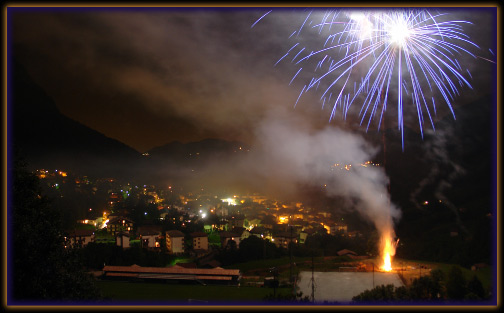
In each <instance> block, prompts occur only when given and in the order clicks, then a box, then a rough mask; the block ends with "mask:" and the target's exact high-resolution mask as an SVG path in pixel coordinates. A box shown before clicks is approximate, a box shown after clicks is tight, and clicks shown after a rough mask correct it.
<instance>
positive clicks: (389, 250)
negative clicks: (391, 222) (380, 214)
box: [381, 232, 399, 272]
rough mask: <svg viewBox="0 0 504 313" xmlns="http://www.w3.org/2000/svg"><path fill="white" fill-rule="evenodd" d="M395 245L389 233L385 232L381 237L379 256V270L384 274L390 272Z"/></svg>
mask: <svg viewBox="0 0 504 313" xmlns="http://www.w3.org/2000/svg"><path fill="white" fill-rule="evenodd" d="M398 241H399V240H398ZM396 244H397V243H396V242H394V241H393V239H392V236H391V234H390V232H385V233H384V234H383V235H382V246H383V247H382V250H381V254H382V258H383V265H382V266H381V269H382V270H384V271H386V272H390V271H391V270H392V257H393V256H394V255H395V250H396Z"/></svg>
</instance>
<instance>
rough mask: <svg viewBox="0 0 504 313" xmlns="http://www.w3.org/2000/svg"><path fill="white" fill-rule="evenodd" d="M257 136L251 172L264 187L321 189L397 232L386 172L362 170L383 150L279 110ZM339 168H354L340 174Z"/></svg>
mask: <svg viewBox="0 0 504 313" xmlns="http://www.w3.org/2000/svg"><path fill="white" fill-rule="evenodd" d="M256 133H257V138H258V143H257V146H256V147H255V149H254V153H253V154H252V155H251V158H252V160H254V164H253V165H250V164H249V166H250V168H249V169H252V170H253V171H255V173H262V174H261V175H260V176H261V182H262V183H263V184H264V183H266V184H267V185H268V186H273V187H274V186H275V185H280V186H281V189H283V190H285V189H286V188H293V189H294V186H297V185H299V184H303V185H312V186H320V187H321V188H324V189H325V190H326V194H327V196H330V197H342V198H344V199H348V200H349V201H348V202H349V203H353V209H355V210H357V211H358V212H359V213H360V214H361V215H362V216H363V217H364V218H366V219H367V220H369V221H371V222H372V223H374V225H375V226H376V228H377V230H378V231H379V232H380V234H383V232H385V231H390V230H391V229H393V223H394V221H396V220H398V219H399V218H400V216H401V211H400V210H399V209H398V208H397V207H396V206H395V205H394V204H393V203H391V201H390V196H389V194H388V191H387V185H388V178H387V176H386V174H385V171H384V169H383V168H382V167H379V166H367V167H364V166H362V164H365V163H366V161H372V159H373V157H374V156H375V154H376V153H377V152H378V151H379V149H378V148H376V147H373V146H372V145H370V144H369V143H368V142H366V141H365V140H364V139H363V138H362V137H361V136H360V135H357V134H353V133H350V132H348V131H346V130H343V129H341V128H337V127H331V126H329V125H327V126H326V127H324V128H320V127H319V128H317V127H312V126H310V125H308V124H307V123H306V121H304V120H303V119H301V118H300V117H293V116H290V115H289V114H287V113H286V112H278V111H276V112H275V113H274V114H272V115H271V114H270V115H269V116H267V117H266V118H265V119H264V120H262V121H261V122H260V123H259V125H258V128H257V132H256ZM335 164H340V165H352V166H351V167H349V170H340V169H339V167H338V168H336V169H335V167H334V165H335ZM323 186H325V187H323ZM291 191H294V192H295V190H291Z"/></svg>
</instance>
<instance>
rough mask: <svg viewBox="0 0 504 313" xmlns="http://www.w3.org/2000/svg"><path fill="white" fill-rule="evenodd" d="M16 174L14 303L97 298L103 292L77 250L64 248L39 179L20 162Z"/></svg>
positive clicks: (58, 222)
mask: <svg viewBox="0 0 504 313" xmlns="http://www.w3.org/2000/svg"><path fill="white" fill-rule="evenodd" d="M12 174H13V175H12V177H13V180H12V211H11V213H12V215H11V216H12V228H11V232H10V234H11V235H12V237H11V238H12V241H10V243H11V246H12V255H11V256H12V257H11V258H10V262H11V264H12V268H13V274H12V276H13V277H12V278H13V279H12V281H13V285H12V293H11V294H12V298H13V299H14V300H17V301H19V300H21V301H28V300H91V299H99V298H100V297H101V296H100V292H99V290H98V289H97V287H96V286H95V285H94V283H93V281H92V278H91V277H90V276H89V275H88V274H87V273H85V272H84V270H83V268H82V266H81V264H80V263H79V262H78V259H77V256H76V254H75V251H73V250H67V249H65V248H64V245H63V237H62V228H61V219H60V218H61V216H60V214H59V212H58V211H57V210H56V209H55V208H54V207H53V206H52V205H51V203H50V201H49V200H48V199H47V198H46V197H45V196H44V195H42V194H41V191H40V190H41V188H40V185H39V180H38V178H37V177H36V176H35V175H33V174H32V173H30V172H28V171H27V170H26V163H24V162H23V161H21V160H20V159H19V158H17V157H16V158H15V159H14V168H13V170H12Z"/></svg>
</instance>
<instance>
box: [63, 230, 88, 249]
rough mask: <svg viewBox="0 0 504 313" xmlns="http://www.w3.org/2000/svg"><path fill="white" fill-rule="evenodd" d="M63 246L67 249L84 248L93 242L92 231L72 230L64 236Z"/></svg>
mask: <svg viewBox="0 0 504 313" xmlns="http://www.w3.org/2000/svg"><path fill="white" fill-rule="evenodd" d="M63 239H64V244H65V248H67V247H79V248H81V247H84V246H86V245H87V244H88V243H90V242H94V240H95V235H94V230H92V229H74V230H70V231H67V232H66V234H65V237H64V238H63Z"/></svg>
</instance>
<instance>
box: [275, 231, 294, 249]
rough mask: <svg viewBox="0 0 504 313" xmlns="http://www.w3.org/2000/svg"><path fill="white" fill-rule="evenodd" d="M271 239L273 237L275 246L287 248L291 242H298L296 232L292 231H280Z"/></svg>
mask: <svg viewBox="0 0 504 313" xmlns="http://www.w3.org/2000/svg"><path fill="white" fill-rule="evenodd" d="M273 239H274V241H273V243H274V244H275V245H276V246H277V247H282V248H285V249H287V248H289V244H290V243H291V242H293V243H297V242H298V240H297V234H296V233H294V232H282V233H279V234H277V235H275V237H274V238H273Z"/></svg>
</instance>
